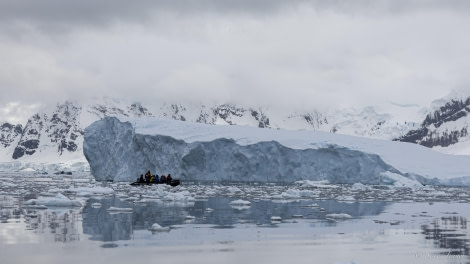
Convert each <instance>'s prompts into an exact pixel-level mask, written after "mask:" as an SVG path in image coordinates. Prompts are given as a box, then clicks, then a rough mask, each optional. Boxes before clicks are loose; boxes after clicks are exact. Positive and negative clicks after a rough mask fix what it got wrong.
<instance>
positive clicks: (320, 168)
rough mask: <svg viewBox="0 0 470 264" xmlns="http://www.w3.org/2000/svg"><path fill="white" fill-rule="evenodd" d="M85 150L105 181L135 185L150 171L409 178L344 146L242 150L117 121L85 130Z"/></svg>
mask: <svg viewBox="0 0 470 264" xmlns="http://www.w3.org/2000/svg"><path fill="white" fill-rule="evenodd" d="M83 151H84V155H85V157H86V159H87V160H88V162H89V164H90V170H91V173H92V174H93V176H94V177H95V178H96V179H97V180H101V181H104V180H107V181H134V180H135V179H136V178H137V177H138V176H139V175H140V174H143V173H145V172H146V171H147V170H150V171H151V172H153V173H157V174H159V175H160V174H168V173H171V174H172V175H173V178H178V179H181V180H186V181H187V180H191V181H192V180H195V181H240V182H279V183H291V182H294V181H299V180H328V181H330V182H331V183H356V182H361V183H365V184H380V183H389V182H387V181H389V180H390V177H388V178H387V177H385V176H386V175H389V174H393V175H397V176H400V177H406V175H403V174H402V173H400V172H399V171H398V170H396V169H394V168H393V167H391V166H390V165H388V164H386V163H385V162H383V161H382V159H381V158H380V157H379V156H378V155H375V154H367V153H364V152H361V151H357V150H351V149H348V148H344V147H340V146H333V145H331V146H329V147H324V148H319V149H292V148H288V147H285V146H283V145H281V144H279V143H278V142H276V141H265V142H258V143H255V144H250V145H239V144H237V143H236V142H235V141H234V140H232V139H226V138H219V139H215V140H212V141H207V142H191V143H187V142H185V141H183V140H177V139H174V138H172V137H169V136H163V135H143V134H138V133H135V130H134V128H133V126H132V124H131V123H129V122H121V121H119V120H118V119H117V118H114V117H106V118H104V119H102V120H99V121H96V122H94V123H93V124H91V125H90V126H88V127H87V128H86V129H85V134H84V144H83Z"/></svg>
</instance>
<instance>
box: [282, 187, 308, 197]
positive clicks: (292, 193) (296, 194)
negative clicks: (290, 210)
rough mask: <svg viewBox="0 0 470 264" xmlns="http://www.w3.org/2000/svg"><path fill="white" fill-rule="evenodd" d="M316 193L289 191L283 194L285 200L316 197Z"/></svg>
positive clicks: (297, 190)
mask: <svg viewBox="0 0 470 264" xmlns="http://www.w3.org/2000/svg"><path fill="white" fill-rule="evenodd" d="M315 195H316V192H314V191H310V190H299V189H295V188H294V189H289V190H287V191H285V192H283V193H282V194H281V196H282V197H283V198H288V199H297V198H306V197H312V196H315Z"/></svg>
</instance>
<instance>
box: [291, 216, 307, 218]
mask: <svg viewBox="0 0 470 264" xmlns="http://www.w3.org/2000/svg"><path fill="white" fill-rule="evenodd" d="M292 218H304V216H303V215H293V216H292Z"/></svg>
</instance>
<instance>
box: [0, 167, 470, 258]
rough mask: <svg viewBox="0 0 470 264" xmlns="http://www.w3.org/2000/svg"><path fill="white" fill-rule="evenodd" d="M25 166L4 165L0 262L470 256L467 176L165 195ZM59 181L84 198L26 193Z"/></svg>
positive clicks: (208, 188) (193, 187)
mask: <svg viewBox="0 0 470 264" xmlns="http://www.w3.org/2000/svg"><path fill="white" fill-rule="evenodd" d="M22 178H23V179H24V180H23V182H21V183H17V181H16V179H17V175H0V181H1V182H2V185H0V212H1V216H0V258H1V263H5V264H9V263H113V264H120V263H123V264H124V263H126V264H128V263H335V264H339V263H341V264H344V263H348V264H350V263H356V264H359V263H470V251H469V248H470V227H469V226H468V225H467V221H468V219H469V217H470V204H469V199H470V190H468V188H462V187H459V188H457V187H434V186H428V187H425V188H424V189H414V188H398V189H397V188H391V187H383V186H372V187H361V188H360V189H358V188H357V186H346V185H342V186H334V185H331V186H303V187H302V186H296V187H293V186H265V185H257V186H244V185H236V186H234V185H219V184H210V185H207V184H205V185H201V184H197V183H188V185H186V186H185V183H183V184H182V186H180V187H177V188H173V189H170V187H165V188H167V189H165V192H171V193H172V194H184V197H191V199H187V198H185V199H173V200H165V199H161V196H160V198H158V199H152V197H151V196H150V195H149V194H151V193H153V191H154V190H153V189H152V188H162V187H156V186H143V187H128V186H127V184H126V185H123V184H103V183H95V182H93V180H89V179H88V178H86V177H85V178H83V179H81V180H79V179H75V178H72V177H69V178H66V177H64V178H60V177H56V176H55V177H46V176H40V177H39V176H37V175H35V176H28V177H22ZM189 184H190V185H189ZM67 186H74V187H75V188H80V186H82V187H86V188H88V189H90V188H91V189H93V188H95V189H97V190H100V188H103V186H104V187H105V188H110V189H113V190H115V191H114V192H112V193H109V192H108V193H103V194H99V192H97V193H96V194H92V195H90V194H88V195H83V196H81V195H80V194H79V193H77V192H76V191H75V192H74V191H67V190H69V189H67V188H68V187H67ZM93 186H94V187H93ZM75 190H77V189H75ZM58 191H59V192H60V191H61V193H62V194H64V195H65V196H67V197H69V198H70V199H77V200H80V201H81V202H82V205H83V206H81V207H61V206H37V205H34V206H32V205H31V204H29V205H28V203H27V201H28V200H31V199H40V198H41V197H47V196H48V195H49V196H50V197H53V196H54V194H55V193H57V192H58ZM160 193H161V192H160ZM286 194H290V196H286ZM293 194H297V197H295V195H293ZM316 194H319V195H316ZM173 197H180V198H181V197H182V196H178V195H176V196H173ZM286 197H288V198H286ZM110 209H111V210H110ZM152 227H153V228H152Z"/></svg>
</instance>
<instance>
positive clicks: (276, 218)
mask: <svg viewBox="0 0 470 264" xmlns="http://www.w3.org/2000/svg"><path fill="white" fill-rule="evenodd" d="M281 221H282V218H281V217H280V216H271V222H281Z"/></svg>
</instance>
